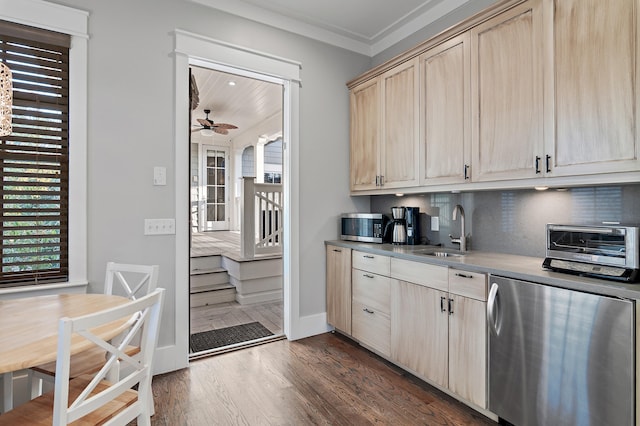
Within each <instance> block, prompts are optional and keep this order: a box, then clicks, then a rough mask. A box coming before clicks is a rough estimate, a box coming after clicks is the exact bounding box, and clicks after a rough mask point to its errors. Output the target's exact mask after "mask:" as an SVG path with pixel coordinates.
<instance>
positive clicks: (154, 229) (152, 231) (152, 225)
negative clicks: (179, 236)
mask: <svg viewBox="0 0 640 426" xmlns="http://www.w3.org/2000/svg"><path fill="white" fill-rule="evenodd" d="M175 233H176V220H175V219H145V220H144V235H173V234H175Z"/></svg>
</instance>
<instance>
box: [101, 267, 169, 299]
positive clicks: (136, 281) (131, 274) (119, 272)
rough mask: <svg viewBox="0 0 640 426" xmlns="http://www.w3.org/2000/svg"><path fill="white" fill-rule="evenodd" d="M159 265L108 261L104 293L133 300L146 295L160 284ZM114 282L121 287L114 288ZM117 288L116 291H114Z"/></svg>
mask: <svg viewBox="0 0 640 426" xmlns="http://www.w3.org/2000/svg"><path fill="white" fill-rule="evenodd" d="M158 271H159V267H158V265H132V264H126V263H115V262H109V263H107V272H106V277H105V280H104V293H105V294H117V295H120V296H124V297H126V298H128V299H131V300H136V299H137V298H138V297H141V296H145V295H147V294H149V293H151V292H152V291H153V290H155V289H156V286H157V285H158ZM114 283H118V284H119V285H120V287H121V288H120V289H114ZM114 290H115V291H114Z"/></svg>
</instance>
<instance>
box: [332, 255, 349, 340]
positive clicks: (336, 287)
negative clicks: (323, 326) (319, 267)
mask: <svg viewBox="0 0 640 426" xmlns="http://www.w3.org/2000/svg"><path fill="white" fill-rule="evenodd" d="M326 252H327V322H328V323H329V324H331V325H332V326H334V327H335V328H337V329H338V330H340V331H342V332H344V333H347V334H351V249H350V248H346V247H339V246H334V245H329V244H328V245H327V246H326Z"/></svg>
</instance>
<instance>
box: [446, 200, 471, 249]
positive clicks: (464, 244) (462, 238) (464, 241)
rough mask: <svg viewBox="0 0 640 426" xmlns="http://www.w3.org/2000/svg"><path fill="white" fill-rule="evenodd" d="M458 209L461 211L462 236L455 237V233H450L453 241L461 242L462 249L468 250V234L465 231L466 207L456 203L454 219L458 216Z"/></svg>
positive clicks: (455, 242)
mask: <svg viewBox="0 0 640 426" xmlns="http://www.w3.org/2000/svg"><path fill="white" fill-rule="evenodd" d="M458 211H459V212H460V237H459V238H454V237H453V235H451V234H449V238H450V239H451V242H452V243H454V244H460V251H467V236H466V234H465V232H464V209H463V208H462V206H461V205H460V204H456V206H455V207H454V208H453V216H452V219H453V220H456V219H457V218H458Z"/></svg>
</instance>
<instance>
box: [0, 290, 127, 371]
mask: <svg viewBox="0 0 640 426" xmlns="http://www.w3.org/2000/svg"><path fill="white" fill-rule="evenodd" d="M128 301H129V300H128V299H127V298H125V297H121V296H111V295H106V294H59V295H52V296H36V297H28V298H24V299H11V300H2V301H0V374H2V373H7V372H10V371H17V370H22V369H24V368H29V367H34V366H36V365H40V364H43V363H46V362H51V361H55V359H56V353H57V346H58V321H59V320H60V319H61V318H64V317H71V318H72V317H77V316H81V315H86V314H90V313H93V312H97V311H101V310H103V309H107V308H112V307H115V306H118V305H122V304H124V303H127V302H128ZM125 322H126V318H125V319H123V320H121V321H117V322H116V323H112V324H109V325H107V326H103V327H100V328H98V329H96V330H93V332H94V333H95V334H96V335H98V336H100V337H101V338H103V339H110V338H112V337H115V336H116V335H117V334H118V333H119V332H120V331H122V326H123V324H124V323H125ZM91 346H92V345H91V343H89V342H87V341H86V340H84V339H80V340H78V341H77V342H76V343H75V344H72V349H71V352H72V354H75V353H78V352H81V351H83V350H86V349H88V348H89V347H91Z"/></svg>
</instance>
